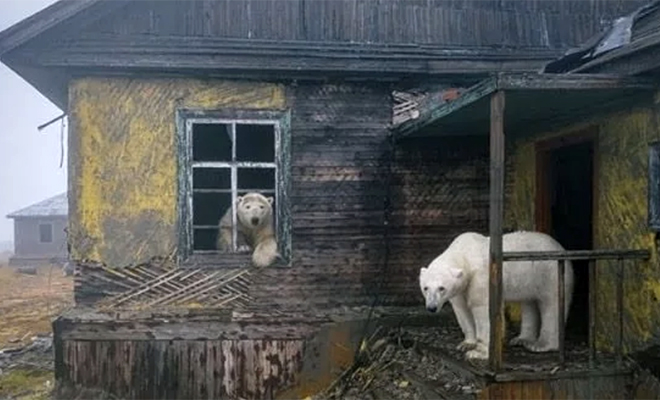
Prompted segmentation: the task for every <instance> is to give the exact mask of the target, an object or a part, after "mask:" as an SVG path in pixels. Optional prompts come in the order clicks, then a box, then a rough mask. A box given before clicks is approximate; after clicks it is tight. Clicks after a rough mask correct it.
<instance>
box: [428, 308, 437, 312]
mask: <svg viewBox="0 0 660 400" xmlns="http://www.w3.org/2000/svg"><path fill="white" fill-rule="evenodd" d="M426 309H427V310H428V311H429V312H436V311H437V310H438V307H426Z"/></svg>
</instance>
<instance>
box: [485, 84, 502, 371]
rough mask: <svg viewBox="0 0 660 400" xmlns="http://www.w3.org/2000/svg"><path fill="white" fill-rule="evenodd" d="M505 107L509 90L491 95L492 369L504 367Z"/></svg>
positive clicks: (490, 261) (490, 332) (490, 233)
mask: <svg viewBox="0 0 660 400" xmlns="http://www.w3.org/2000/svg"><path fill="white" fill-rule="evenodd" d="M504 107H505V92H504V91H497V92H495V93H493V95H492V97H491V111H490V118H491V122H490V152H491V153H490V154H491V156H490V160H491V161H490V162H491V164H490V208H489V213H490V223H489V231H490V232H489V235H490V251H489V265H490V268H489V285H488V293H489V296H488V309H489V313H488V314H489V320H490V324H489V327H490V330H489V332H488V335H489V337H490V340H489V346H488V348H489V357H488V362H489V365H490V368H491V370H493V371H495V372H497V371H498V370H499V369H500V368H501V367H502V353H503V346H504V334H505V332H504V296H503V293H502V221H503V218H504V146H505V138H504V137H505V136H504Z"/></svg>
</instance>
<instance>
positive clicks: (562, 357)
mask: <svg viewBox="0 0 660 400" xmlns="http://www.w3.org/2000/svg"><path fill="white" fill-rule="evenodd" d="M565 270H566V260H559V269H558V271H557V272H558V274H557V298H558V299H559V307H558V312H557V328H558V329H559V331H558V332H559V364H560V365H564V362H565V361H566V354H565V350H564V333H565V332H564V329H565V327H564V323H565V321H564V318H565V316H564V307H565V301H566V300H565V298H564V296H565V295H566V294H565V293H564V271H565Z"/></svg>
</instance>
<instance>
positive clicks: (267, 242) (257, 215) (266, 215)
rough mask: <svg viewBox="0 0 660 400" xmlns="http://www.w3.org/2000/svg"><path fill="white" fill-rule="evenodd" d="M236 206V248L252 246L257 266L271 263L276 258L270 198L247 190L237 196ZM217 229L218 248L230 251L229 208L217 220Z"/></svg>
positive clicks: (254, 262)
mask: <svg viewBox="0 0 660 400" xmlns="http://www.w3.org/2000/svg"><path fill="white" fill-rule="evenodd" d="M236 206H237V208H236V222H237V225H238V232H237V241H238V243H237V248H238V251H249V249H252V250H253V253H252V263H253V264H254V265H255V266H257V267H267V266H269V265H271V264H272V263H273V262H274V261H275V259H277V257H279V254H278V252H277V240H276V239H275V228H274V226H273V198H272V197H265V196H263V195H261V194H259V193H247V194H245V195H244V196H238V197H237V198H236ZM219 228H220V229H219V230H220V232H219V234H218V249H219V250H220V251H231V249H232V245H231V243H232V216H231V207H230V208H229V209H228V210H227V212H225V214H224V215H223V217H222V219H220V223H219Z"/></svg>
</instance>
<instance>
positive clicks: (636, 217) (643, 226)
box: [505, 106, 660, 351]
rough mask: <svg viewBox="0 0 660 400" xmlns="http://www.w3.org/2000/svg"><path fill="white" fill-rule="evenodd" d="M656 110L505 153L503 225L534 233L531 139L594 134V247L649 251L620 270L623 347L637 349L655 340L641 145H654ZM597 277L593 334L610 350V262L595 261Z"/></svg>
mask: <svg viewBox="0 0 660 400" xmlns="http://www.w3.org/2000/svg"><path fill="white" fill-rule="evenodd" d="M659 112H660V110H659V109H658V108H657V107H656V106H648V107H647V108H642V109H636V110H632V111H626V112H621V113H618V114H614V115H611V116H609V117H607V118H599V119H595V120H593V121H585V123H584V124H583V125H581V126H575V127H570V128H569V129H565V130H562V131H560V132H551V133H547V134H543V135H539V136H537V137H534V138H526V139H521V140H517V141H515V144H514V149H513V150H514V151H513V152H512V154H511V158H512V164H513V174H511V175H510V176H509V179H510V180H511V181H510V184H511V185H512V190H511V193H510V196H509V197H508V199H507V202H506V204H505V213H506V220H507V225H508V226H511V227H514V228H519V229H533V228H534V207H535V191H536V176H535V174H534V172H533V171H534V170H535V148H534V143H535V142H536V141H537V140H541V139H547V138H549V137H553V136H561V135H566V134H571V133H573V132H575V131H576V130H578V129H580V128H582V127H589V126H595V127H597V128H598V130H599V135H598V140H597V143H596V145H595V153H594V154H595V158H596V169H595V177H594V179H595V182H596V195H597V198H596V201H595V216H594V247H595V248H603V249H605V248H633V249H648V250H651V260H650V261H649V262H639V263H637V264H632V263H631V262H628V263H626V264H627V265H628V266H626V267H625V268H626V273H625V285H624V311H625V317H624V338H625V348H626V350H628V351H632V350H635V349H638V348H640V346H643V344H644V343H645V342H646V341H647V340H649V339H650V338H651V337H654V336H657V335H658V334H660V330H659V327H660V324H659V322H660V307H658V301H659V299H660V271H659V270H658V268H657V266H658V255H657V248H656V245H655V243H654V233H653V232H652V231H651V230H650V229H649V228H648V226H647V220H648V218H647V212H648V208H647V205H648V199H647V194H648V182H647V179H648V171H647V167H648V144H649V142H652V141H655V140H658V139H660V130H658V125H657V118H658V113H659ZM599 264H600V265H602V266H603V267H602V268H599V269H598V271H599V272H598V278H597V289H596V290H597V301H598V310H597V330H598V343H599V346H600V347H601V348H604V349H607V348H609V349H611V348H612V346H613V343H614V340H615V338H616V332H617V330H616V329H617V326H618V320H617V319H616V312H615V309H616V308H615V307H616V301H615V299H616V297H615V293H616V291H615V287H616V286H615V285H616V283H617V276H616V271H615V268H614V263H612V264H608V263H607V262H599Z"/></svg>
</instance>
